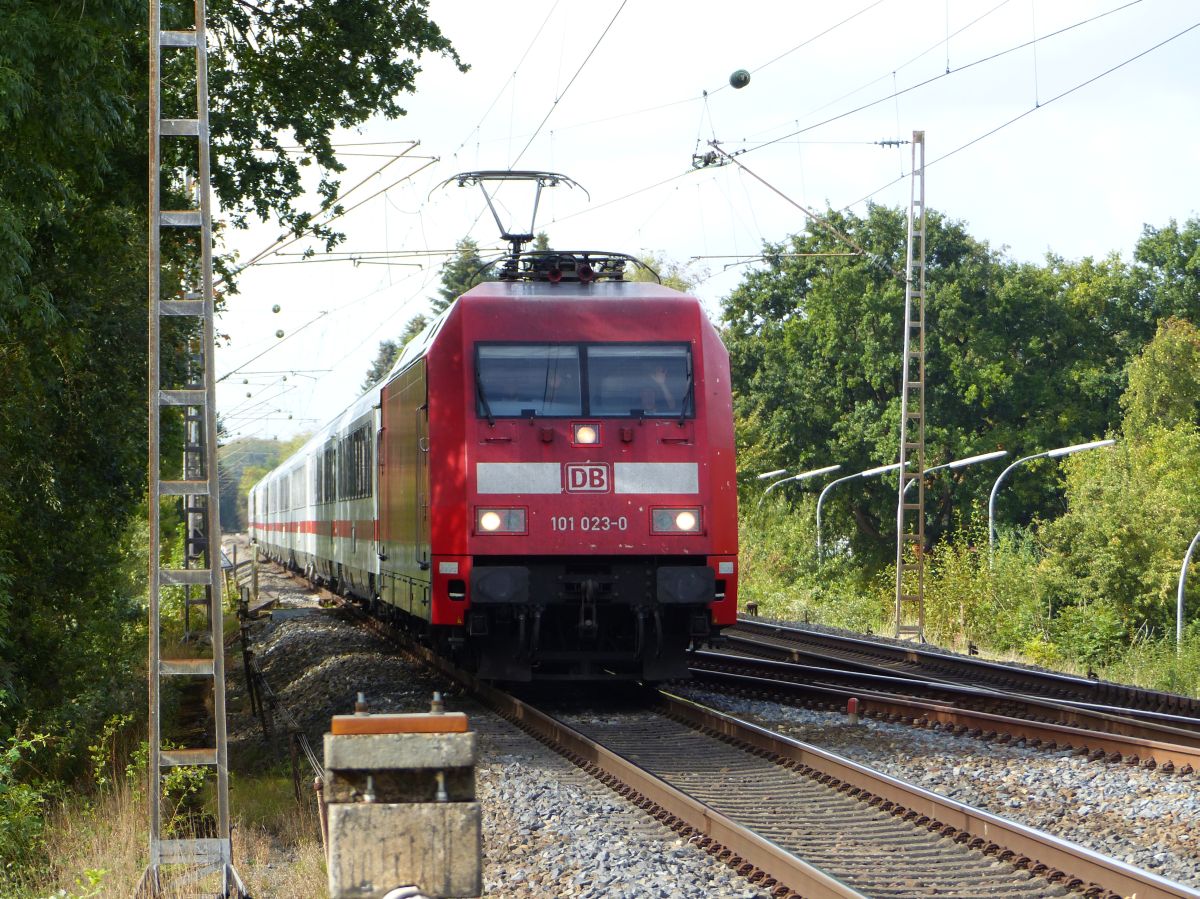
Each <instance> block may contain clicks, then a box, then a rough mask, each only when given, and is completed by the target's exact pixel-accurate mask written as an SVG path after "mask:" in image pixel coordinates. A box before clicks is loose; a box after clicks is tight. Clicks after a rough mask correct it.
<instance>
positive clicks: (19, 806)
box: [0, 732, 48, 886]
mask: <svg viewBox="0 0 1200 899" xmlns="http://www.w3.org/2000/svg"><path fill="white" fill-rule="evenodd" d="M45 743H46V737H45V736H44V735H42V734H34V735H33V736H32V737H28V738H25V737H22V736H21V734H20V733H19V732H18V733H17V734H16V735H15V736H13V737H10V738H9V740H8V743H7V745H6V746H5V747H4V748H3V749H2V750H0V886H4V885H11V884H13V883H15V882H16V880H17V879H18V878H19V877H22V876H23V875H24V873H25V872H26V871H27V869H28V868H30V867H32V866H34V865H36V863H38V862H40V861H41V860H42V849H43V844H42V832H43V829H44V828H45V818H44V807H45V804H46V799H47V792H48V790H46V789H45V788H39V787H37V786H34V785H33V784H32V783H30V782H29V780H28V778H27V777H23V775H25V774H27V773H28V767H29V766H28V759H29V756H30V755H31V754H32V753H33V752H34V751H35V750H36V749H38V748H39V747H41V746H44V745H45Z"/></svg>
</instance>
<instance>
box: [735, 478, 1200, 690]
mask: <svg viewBox="0 0 1200 899" xmlns="http://www.w3.org/2000/svg"><path fill="white" fill-rule="evenodd" d="M772 500H775V501H774V502H772ZM756 503H757V496H751V497H750V498H749V499H746V500H745V501H744V502H743V503H742V513H741V535H740V536H741V565H740V570H741V577H740V580H739V599H740V605H741V608H742V610H743V611H744V610H745V608H746V606H747V604H748V603H754V604H756V605H757V606H758V614H759V615H761V616H764V617H770V618H778V619H784V620H788V621H800V622H810V623H813V624H821V625H826V626H830V627H839V628H846V629H848V630H852V631H859V632H863V633H874V634H880V635H884V636H891V634H892V633H893V630H892V628H893V614H894V608H895V566H894V565H886V566H882V567H878V568H875V569H873V570H872V569H869V568H868V567H866V566H865V565H863V564H862V563H861V561H860V560H857V559H855V558H854V557H853V556H852V555H851V554H850V553H849V551H848V549H847V547H846V543H845V541H844V540H840V539H838V537H837V534H836V531H835V530H834V529H831V528H829V527H828V525H825V527H823V531H824V533H823V534H822V536H823V541H824V544H825V553H824V555H825V558H824V559H818V558H817V552H816V501H815V498H814V497H812V496H805V497H803V498H802V499H800V500H797V501H796V502H794V503H790V502H787V501H786V500H784V499H782V498H778V499H777V498H775V497H768V498H767V502H765V503H763V505H762V506H761V507H759V506H757V505H756ZM1054 561H1055V560H1053V559H1050V560H1048V559H1047V558H1046V555H1045V554H1044V553H1043V551H1042V550H1041V548H1040V547H1039V545H1038V543H1037V541H1036V539H1035V538H1034V537H1033V536H1032V535H1029V534H1021V535H1018V536H1016V537H1005V538H1002V539H1001V541H1000V542H999V543H998V545H997V547H996V551H995V553H994V555H993V556H992V557H991V559H990V562H989V553H988V543H987V525H986V520H985V519H984V518H982V517H981V515H980V514H979V513H978V511H977V512H976V514H975V516H974V518H973V519H972V521H970V522H969V523H967V524H966V525H965V526H963V527H961V528H960V529H959V530H958V531H957V532H956V534H955V536H953V537H952V538H951V539H949V540H947V541H944V542H942V543H940V544H939V545H938V546H937V547H935V548H934V549H933V550H932V551H931V552H930V553H929V554H928V555H927V556H926V569H925V625H926V639H928V640H929V641H930V642H931V643H934V644H936V645H938V646H942V647H946V648H949V649H954V650H958V651H962V652H965V651H966V650H967V647H968V645H970V644H974V645H975V646H976V647H978V648H979V649H980V651H981V652H982V653H984V654H985V655H987V656H990V657H993V658H1000V659H1012V660H1016V661H1021V662H1027V663H1033V664H1039V665H1044V666H1046V667H1049V668H1054V669H1057V670H1062V671H1068V672H1073V673H1079V674H1083V673H1086V672H1087V671H1088V670H1092V671H1093V672H1094V673H1097V674H1098V675H1099V676H1101V677H1104V678H1106V679H1110V680H1114V681H1118V682H1122V683H1130V684H1136V685H1139V686H1143V687H1147V688H1150V689H1158V690H1168V691H1170V692H1176V693H1185V694H1189V695H1193V696H1200V627H1197V626H1196V625H1194V624H1193V625H1191V626H1190V627H1189V628H1188V630H1187V631H1186V632H1185V638H1184V643H1183V647H1182V652H1177V651H1176V647H1175V641H1174V632H1173V631H1172V632H1171V633H1169V634H1163V633H1158V634H1155V633H1154V632H1153V630H1152V628H1150V627H1149V625H1148V624H1143V625H1142V626H1140V627H1136V628H1133V629H1132V630H1133V632H1132V633H1131V632H1130V630H1131V629H1130V628H1129V627H1128V626H1127V625H1126V624H1125V623H1123V622H1121V621H1120V620H1118V619H1117V618H1116V616H1115V615H1114V613H1113V610H1112V608H1111V606H1110V605H1109V604H1108V603H1106V602H1105V601H1104V600H1103V598H1097V599H1096V600H1095V601H1093V602H1091V603H1089V604H1087V605H1083V606H1079V605H1068V604H1066V603H1064V602H1063V600H1062V597H1063V596H1064V595H1069V594H1070V593H1071V591H1070V590H1066V589H1064V584H1063V583H1062V579H1063V578H1064V574H1063V572H1062V568H1061V566H1057V565H1055V564H1053V563H1054ZM1172 608H1173V606H1172ZM1160 611H1161V610H1160ZM1172 615H1173V612H1172Z"/></svg>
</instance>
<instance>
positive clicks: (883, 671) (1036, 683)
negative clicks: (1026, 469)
mask: <svg viewBox="0 0 1200 899" xmlns="http://www.w3.org/2000/svg"><path fill="white" fill-rule="evenodd" d="M723 636H724V637H725V638H726V640H727V643H728V645H729V646H730V647H731V648H735V649H739V650H744V651H746V652H749V653H752V654H754V655H756V656H762V657H767V658H777V659H784V660H787V661H792V662H800V663H809V664H819V665H823V666H825V667H830V666H832V665H834V664H835V663H836V664H838V665H839V666H841V667H843V668H846V669H851V668H853V669H854V670H858V671H861V672H863V673H864V674H872V673H873V674H879V675H894V676H903V677H906V678H910V679H917V680H922V681H926V682H929V683H936V684H943V685H958V686H967V687H990V688H994V689H997V690H1000V691H1002V692H1003V693H1005V694H1009V695H1014V696H1017V695H1021V696H1030V697H1040V698H1043V699H1048V700H1052V701H1054V702H1056V703H1059V704H1061V705H1064V706H1072V707H1075V708H1079V709H1080V710H1081V711H1092V712H1100V713H1107V714H1123V715H1126V716H1128V717H1142V718H1145V719H1146V720H1151V721H1157V722H1159V723H1163V724H1166V725H1172V724H1175V725H1178V726H1181V727H1192V728H1194V729H1197V730H1198V731H1200V700H1198V699H1195V698H1193V697H1190V696H1181V695H1178V694H1175V693H1163V692H1159V691H1155V690H1145V689H1141V688H1139V687H1131V686H1128V685H1126V684H1116V683H1112V682H1109V681H1102V680H1099V679H1094V678H1089V677H1079V676H1077V675H1071V674H1062V673H1058V672H1052V671H1042V670H1038V669H1033V668H1023V667H1018V666H1015V665H1005V664H1002V663H1000V662H992V661H988V660H986V659H980V658H977V657H974V656H962V655H955V654H951V653H944V652H934V651H932V650H928V649H922V648H921V647H920V646H917V645H909V644H904V645H897V644H895V643H887V642H880V641H875V640H870V639H868V638H865V637H850V636H846V635H842V634H830V633H824V632H819V631H814V630H808V629H806V628H801V627H795V626H791V625H783V624H776V623H772V622H767V621H761V620H759V619H755V618H748V617H745V616H742V617H739V618H738V623H737V625H735V626H734V627H731V628H726V629H725V631H724V632H723Z"/></svg>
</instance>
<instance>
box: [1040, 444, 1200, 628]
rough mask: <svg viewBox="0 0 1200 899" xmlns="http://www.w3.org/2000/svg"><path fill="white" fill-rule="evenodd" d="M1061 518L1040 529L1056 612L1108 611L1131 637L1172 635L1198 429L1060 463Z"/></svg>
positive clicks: (1199, 477) (1194, 509) (1191, 528)
mask: <svg viewBox="0 0 1200 899" xmlns="http://www.w3.org/2000/svg"><path fill="white" fill-rule="evenodd" d="M1066 467H1067V472H1068V474H1067V488H1066V499H1067V511H1066V513H1065V514H1063V515H1062V516H1061V517H1059V518H1058V519H1056V520H1054V521H1050V522H1046V523H1045V524H1044V525H1043V526H1042V528H1041V540H1042V541H1043V542H1044V544H1045V546H1046V551H1047V557H1046V560H1045V563H1044V564H1045V567H1046V569H1047V577H1048V579H1049V580H1050V581H1051V582H1052V585H1053V594H1052V596H1051V603H1052V605H1053V608H1054V611H1055V614H1056V615H1058V614H1062V611H1063V610H1064V609H1065V608H1068V607H1078V608H1091V607H1095V608H1097V611H1099V610H1101V609H1103V610H1104V611H1105V614H1108V612H1109V610H1111V612H1112V613H1113V614H1116V615H1117V616H1118V617H1119V620H1120V621H1121V623H1122V625H1123V626H1124V629H1125V634H1126V636H1128V637H1131V636H1132V635H1133V634H1134V633H1135V632H1137V631H1138V629H1139V628H1141V627H1142V626H1143V625H1145V626H1148V627H1149V628H1151V629H1152V630H1153V631H1154V632H1156V633H1162V632H1165V631H1168V630H1170V629H1171V628H1172V627H1173V621H1174V614H1173V613H1174V598H1175V589H1176V586H1177V583H1178V579H1179V564H1180V561H1181V560H1182V558H1183V554H1184V552H1185V551H1186V549H1187V546H1188V543H1189V542H1190V540H1191V538H1192V536H1193V535H1194V534H1195V532H1196V528H1197V522H1198V521H1200V495H1198V494H1197V493H1196V491H1195V485H1196V483H1197V482H1200V430H1197V428H1196V427H1195V426H1194V425H1191V424H1187V425H1181V426H1179V427H1176V428H1172V429H1169V430H1167V429H1159V430H1155V431H1152V432H1151V433H1150V434H1149V435H1148V436H1147V437H1146V438H1145V439H1142V440H1137V441H1122V442H1119V443H1118V444H1117V445H1116V446H1114V447H1112V448H1111V449H1106V450H1101V451H1098V452H1094V453H1080V454H1079V455H1078V456H1073V457H1071V458H1070V459H1069V460H1067V465H1066Z"/></svg>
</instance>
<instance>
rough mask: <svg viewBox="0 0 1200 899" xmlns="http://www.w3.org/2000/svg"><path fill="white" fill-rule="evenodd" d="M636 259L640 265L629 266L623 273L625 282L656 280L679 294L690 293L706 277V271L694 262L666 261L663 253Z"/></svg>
mask: <svg viewBox="0 0 1200 899" xmlns="http://www.w3.org/2000/svg"><path fill="white" fill-rule="evenodd" d="M638 258H639V259H640V260H641V262H642V265H632V266H629V267H628V268H627V269H626V271H625V280H626V281H635V282H637V281H655V280H657V281H658V282H659V283H661V284H663V285H664V286H666V287H671V288H674V289H675V290H678V291H679V292H680V293H691V292H692V290H693V289H695V287H696V285H697V284H699V283H700V282H701V281H703V280H704V279H705V278H707V277H708V270H707V269H705V268H704V267H702V266H700V265H699V264H698V263H697V262H695V260H693V261H691V262H676V261H674V260H672V259H668V258H667V257H666V255H664V254H663V253H646V254H645V255H644V256H640V257H638ZM642 266H645V268H643V267H642ZM656 275H657V278H656V277H655V276H656Z"/></svg>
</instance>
